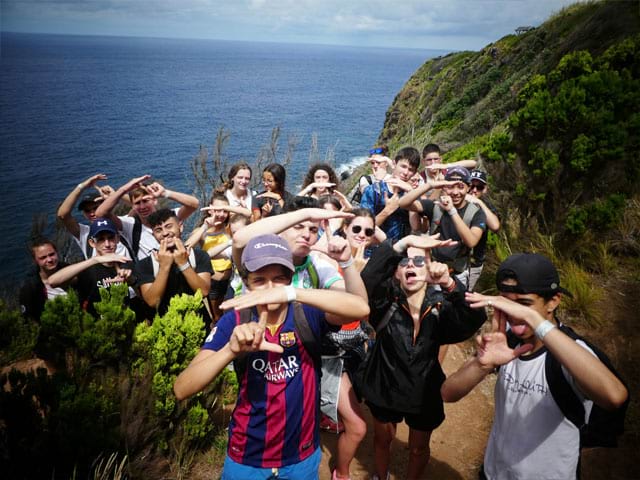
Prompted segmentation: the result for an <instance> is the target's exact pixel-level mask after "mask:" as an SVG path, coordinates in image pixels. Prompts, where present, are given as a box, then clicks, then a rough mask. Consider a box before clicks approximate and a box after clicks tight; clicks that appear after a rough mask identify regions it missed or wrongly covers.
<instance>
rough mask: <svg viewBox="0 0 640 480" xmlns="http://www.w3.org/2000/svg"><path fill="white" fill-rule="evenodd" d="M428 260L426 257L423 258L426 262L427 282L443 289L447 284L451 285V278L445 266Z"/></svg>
mask: <svg viewBox="0 0 640 480" xmlns="http://www.w3.org/2000/svg"><path fill="white" fill-rule="evenodd" d="M428 258H429V257H428V256H426V257H425V260H426V261H427V277H426V280H427V282H429V283H437V284H438V285H441V286H443V287H446V286H448V285H449V283H451V277H450V276H449V267H448V266H447V264H446V263H440V262H432V261H430V260H427V259H428Z"/></svg>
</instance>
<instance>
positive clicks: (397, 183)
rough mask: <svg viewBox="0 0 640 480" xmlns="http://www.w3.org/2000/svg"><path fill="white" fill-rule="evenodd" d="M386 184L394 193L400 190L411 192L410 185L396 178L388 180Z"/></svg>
mask: <svg viewBox="0 0 640 480" xmlns="http://www.w3.org/2000/svg"><path fill="white" fill-rule="evenodd" d="M386 183H387V186H389V187H391V188H393V191H394V192H396V193H399V192H400V190H404V191H405V192H410V191H411V190H413V187H412V186H411V184H409V183H407V182H403V181H402V180H400V179H399V178H396V177H391V178H389V179H388V180H387V181H386Z"/></svg>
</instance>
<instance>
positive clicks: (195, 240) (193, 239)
mask: <svg viewBox="0 0 640 480" xmlns="http://www.w3.org/2000/svg"><path fill="white" fill-rule="evenodd" d="M206 231H207V224H206V223H203V224H202V225H200V226H199V227H197V228H196V229H195V230H194V231H193V232H191V235H189V238H187V240H186V241H185V242H184V244H185V246H189V247H194V246H196V245H199V244H200V242H201V241H202V239H203V238H204V234H205V232H206Z"/></svg>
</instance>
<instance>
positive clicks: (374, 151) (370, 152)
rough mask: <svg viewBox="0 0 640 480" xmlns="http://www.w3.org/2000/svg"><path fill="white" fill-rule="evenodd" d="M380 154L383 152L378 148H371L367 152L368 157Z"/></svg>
mask: <svg viewBox="0 0 640 480" xmlns="http://www.w3.org/2000/svg"><path fill="white" fill-rule="evenodd" d="M382 152H384V149H382V148H380V147H378V148H372V149H371V150H369V155H376V154H378V155H379V154H381V153H382Z"/></svg>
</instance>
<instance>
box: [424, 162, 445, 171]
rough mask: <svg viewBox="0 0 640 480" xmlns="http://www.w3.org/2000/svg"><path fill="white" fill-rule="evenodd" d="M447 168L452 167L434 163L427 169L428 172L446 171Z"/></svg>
mask: <svg viewBox="0 0 640 480" xmlns="http://www.w3.org/2000/svg"><path fill="white" fill-rule="evenodd" d="M447 168H451V165H447V164H446V163H432V164H431V165H427V166H426V167H425V169H426V170H446V169H447Z"/></svg>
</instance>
